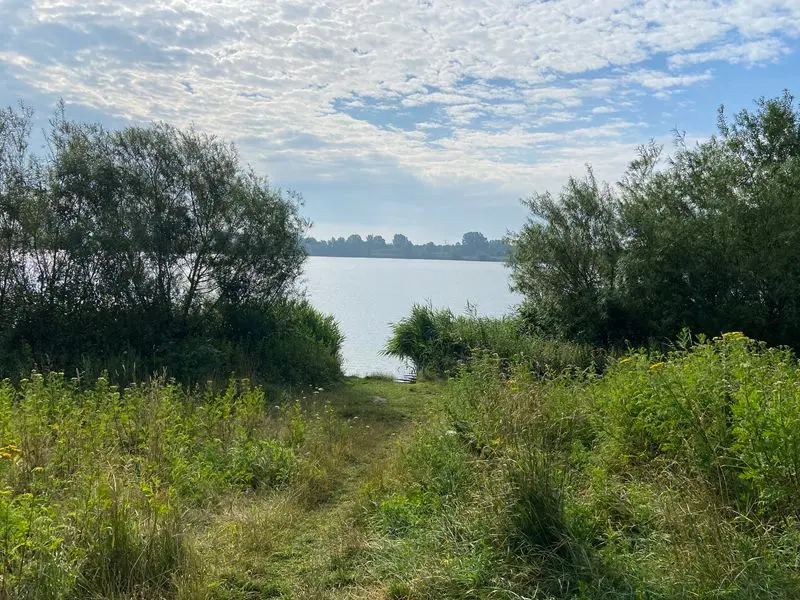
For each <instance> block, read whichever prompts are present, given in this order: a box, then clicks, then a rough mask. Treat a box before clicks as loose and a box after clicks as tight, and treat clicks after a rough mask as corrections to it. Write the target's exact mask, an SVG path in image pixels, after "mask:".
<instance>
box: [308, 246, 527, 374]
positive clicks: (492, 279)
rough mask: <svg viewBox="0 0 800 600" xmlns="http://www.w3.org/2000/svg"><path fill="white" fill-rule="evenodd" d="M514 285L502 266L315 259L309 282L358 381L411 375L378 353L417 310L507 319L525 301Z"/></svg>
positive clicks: (311, 296)
mask: <svg viewBox="0 0 800 600" xmlns="http://www.w3.org/2000/svg"><path fill="white" fill-rule="evenodd" d="M509 281H510V280H509V271H508V269H507V268H506V267H505V265H503V264H502V263H492V262H466V261H455V260H407V259H399V258H338V257H327V256H311V257H309V258H308V260H307V262H306V266H305V274H304V282H305V286H306V290H307V294H308V298H309V300H310V301H311V303H312V304H313V305H314V306H315V307H316V308H317V309H319V310H321V311H322V312H325V313H329V314H332V315H334V316H335V317H336V319H337V320H338V321H339V325H340V326H341V329H342V332H343V333H344V335H345V342H344V345H343V346H342V355H343V358H344V371H345V374H347V375H358V376H364V375H370V374H373V373H384V374H391V375H393V376H395V377H399V376H402V375H403V374H406V373H408V372H409V369H408V367H407V365H404V364H403V363H402V362H401V361H398V360H396V359H393V358H390V357H387V356H383V355H382V354H381V351H382V350H383V348H384V346H385V345H386V340H387V339H388V338H389V335H390V333H391V329H390V324H391V323H394V322H397V321H399V320H400V319H402V318H403V317H405V316H406V315H408V314H409V312H410V311H411V306H412V305H413V304H414V303H417V304H424V303H428V302H430V303H431V304H433V306H434V307H436V308H443V307H447V308H450V309H451V310H452V311H453V312H454V313H464V312H466V308H467V303H469V304H470V305H471V306H474V307H475V309H476V310H477V312H478V313H479V314H481V315H487V316H493V317H494V316H502V315H504V314H508V313H509V312H510V310H511V308H512V307H513V306H514V305H515V304H517V303H518V302H519V301H520V300H521V298H520V297H519V296H518V295H517V294H514V293H512V292H511V291H510V290H509Z"/></svg>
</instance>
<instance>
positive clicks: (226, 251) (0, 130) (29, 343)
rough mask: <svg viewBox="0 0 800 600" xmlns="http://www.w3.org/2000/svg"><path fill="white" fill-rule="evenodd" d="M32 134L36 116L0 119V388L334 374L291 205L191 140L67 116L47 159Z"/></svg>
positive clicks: (216, 150) (221, 149)
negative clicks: (298, 286) (310, 297)
mask: <svg viewBox="0 0 800 600" xmlns="http://www.w3.org/2000/svg"><path fill="white" fill-rule="evenodd" d="M31 128H32V114H31V111H30V110H27V109H25V108H24V107H22V108H20V109H12V108H9V109H4V110H0V371H2V374H3V375H9V374H11V375H16V374H18V373H19V372H24V371H25V370H26V369H30V368H31V367H34V366H35V367H39V368H54V369H64V370H68V371H70V372H71V373H73V374H74V373H75V372H77V371H79V370H82V369H84V368H85V367H86V366H87V365H96V366H97V368H109V369H111V368H114V369H116V370H117V371H119V372H122V371H125V372H127V373H128V375H130V374H131V373H130V372H131V371H132V370H134V369H135V370H138V372H139V373H138V374H139V375H140V376H145V377H146V376H149V375H151V374H152V371H153V370H155V369H162V368H164V369H167V370H168V372H169V373H170V374H171V375H176V376H179V377H182V378H184V379H195V380H196V379H204V378H205V377H207V376H209V375H211V374H212V373H211V371H214V373H213V374H217V375H220V376H222V377H226V378H227V377H228V376H229V375H230V374H232V373H234V372H235V373H236V374H239V375H252V376H259V377H266V378H269V379H292V380H297V379H303V378H304V377H312V378H313V377H319V376H320V375H321V374H323V373H324V374H327V375H331V374H336V373H338V372H339V358H338V348H339V343H340V342H341V336H340V335H339V332H338V330H337V329H336V326H335V324H334V323H333V322H332V320H330V319H326V318H325V317H323V316H322V315H319V314H317V313H315V311H313V309H311V308H310V307H309V306H308V305H307V304H305V303H304V302H302V301H299V300H295V299H293V289H294V288H293V286H294V282H295V280H296V279H297V277H298V276H299V275H300V273H301V269H302V265H303V261H304V259H305V256H306V253H305V250H304V249H303V236H304V233H305V231H306V229H307V222H306V221H305V220H304V219H303V218H302V217H301V216H300V214H299V207H300V204H301V199H300V197H299V196H298V195H297V194H294V193H287V192H282V191H279V190H277V189H275V188H272V187H271V186H270V185H269V184H268V182H267V181H266V180H265V179H264V178H262V177H259V176H258V175H256V174H255V173H254V172H253V171H252V170H250V169H247V168H243V167H242V166H241V164H240V162H239V158H238V156H237V153H236V151H235V150H234V148H233V147H231V146H229V145H227V144H225V143H223V142H222V141H220V140H218V139H215V138H214V137H211V136H208V135H204V134H202V133H199V132H197V131H195V130H188V131H181V130H179V129H176V128H174V127H172V126H170V125H167V124H163V123H158V124H154V125H152V126H149V127H127V128H125V129H123V130H121V131H107V130H105V129H103V128H102V127H100V126H99V125H92V124H81V123H74V122H70V121H68V120H67V119H66V118H65V117H64V113H63V107H62V108H61V109H60V110H59V111H58V112H57V113H56V115H55V116H54V118H53V119H52V120H51V122H50V128H49V131H48V132H47V133H46V148H47V151H46V153H45V154H44V155H42V156H40V155H37V154H35V153H33V152H32V151H31V149H30V136H31ZM299 365H305V366H306V367H307V369H306V371H305V373H302V372H301V369H298V367H299Z"/></svg>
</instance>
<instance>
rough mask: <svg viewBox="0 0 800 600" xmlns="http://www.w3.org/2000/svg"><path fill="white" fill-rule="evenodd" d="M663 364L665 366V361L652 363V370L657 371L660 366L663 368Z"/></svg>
mask: <svg viewBox="0 0 800 600" xmlns="http://www.w3.org/2000/svg"><path fill="white" fill-rule="evenodd" d="M663 366H664V363H663V362H657V363H653V364H652V365H650V370H651V371H655V370H656V369H659V368H661V367H663Z"/></svg>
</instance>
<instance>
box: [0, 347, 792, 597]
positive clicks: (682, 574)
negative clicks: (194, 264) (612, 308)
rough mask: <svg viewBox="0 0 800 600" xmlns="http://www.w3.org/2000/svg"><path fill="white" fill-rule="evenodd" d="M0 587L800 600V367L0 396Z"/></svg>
mask: <svg viewBox="0 0 800 600" xmlns="http://www.w3.org/2000/svg"><path fill="white" fill-rule="evenodd" d="M0 398H2V400H1V401H0V434H2V437H1V439H2V440H3V447H2V449H0V489H2V492H1V493H0V545H1V546H0V547H1V548H2V554H3V561H2V566H0V569H1V570H0V574H1V575H2V579H0V598H4V599H5V598H37V599H38V598H120V599H121V598H209V599H210V598H227V599H234V598H237V599H238V598H241V599H245V598H246V599H251V598H253V599H255V598H270V597H275V598H393V599H401V598H408V599H412V598H413V599H427V598H430V599H434V598H508V599H512V598H637V599H638V598H664V599H666V598H731V599H734V598H742V599H744V598H796V597H798V594H800V565H798V561H797V557H798V555H800V529H798V526H797V521H796V519H797V515H798V509H800V504H798V502H799V501H798V498H800V494H798V492H799V491H800V489H798V488H800V483H798V482H799V481H800V480H799V479H798V476H797V473H798V471H797V464H798V461H800V427H798V425H800V423H798V421H799V420H800V367H799V365H798V363H797V360H796V358H795V357H794V355H793V354H792V353H791V352H789V351H787V350H778V349H769V348H766V347H765V346H764V345H763V344H759V343H758V342H756V341H753V340H750V339H749V338H747V337H745V336H744V335H742V334H739V333H731V334H726V335H725V336H722V337H719V338H715V339H702V338H701V339H700V340H696V339H695V340H692V339H691V338H690V337H689V336H684V337H683V339H682V340H680V341H679V342H678V343H676V345H675V348H674V349H673V350H672V351H671V352H669V353H667V354H658V355H656V354H653V353H648V352H631V353H628V354H626V355H624V356H623V357H621V358H619V359H612V360H610V361H609V364H608V365H607V367H606V369H605V371H604V372H603V374H602V375H598V374H596V373H595V372H592V371H590V370H587V371H583V372H576V370H574V369H572V370H566V371H564V372H562V373H560V374H559V373H555V372H553V373H551V374H550V375H549V376H547V377H544V378H542V377H539V376H534V375H533V374H532V373H531V371H530V369H529V368H527V366H526V364H525V363H522V364H517V365H515V364H514V363H513V361H512V362H509V361H506V360H500V359H499V358H498V357H497V356H496V355H491V354H489V353H486V352H484V353H482V354H480V353H479V354H478V355H476V356H474V357H473V358H472V360H470V361H469V362H466V363H463V364H462V365H461V367H460V368H458V369H457V373H456V374H455V376H454V377H453V378H451V379H450V380H449V381H447V382H445V381H442V380H436V381H428V382H420V383H416V384H398V383H394V382H391V381H388V380H383V379H380V378H367V379H349V380H347V381H346V382H345V383H343V384H339V385H337V386H335V387H333V388H331V389H320V388H305V389H295V390H288V389H283V390H279V389H270V388H267V389H263V388H260V387H257V386H253V385H251V384H249V383H248V382H246V381H242V380H239V381H232V382H231V383H230V385H229V386H228V387H227V389H223V390H214V389H212V388H208V389H203V388H193V389H187V388H184V387H182V386H180V385H178V384H176V383H174V382H169V381H164V380H158V379H156V380H153V381H151V382H149V383H147V384H141V385H134V386H130V387H127V388H125V389H119V388H117V387H115V386H113V385H111V384H109V383H108V382H107V381H106V380H105V379H102V378H101V379H99V380H98V381H97V383H96V384H94V385H92V386H90V387H88V388H87V387H86V386H85V383H83V382H78V381H75V380H70V379H67V378H65V377H64V376H63V375H59V374H50V375H41V374H34V375H32V376H31V377H30V378H28V379H26V380H24V381H22V382H20V383H19V384H18V385H12V384H11V383H8V382H7V383H5V384H4V385H3V387H2V393H1V394H0Z"/></svg>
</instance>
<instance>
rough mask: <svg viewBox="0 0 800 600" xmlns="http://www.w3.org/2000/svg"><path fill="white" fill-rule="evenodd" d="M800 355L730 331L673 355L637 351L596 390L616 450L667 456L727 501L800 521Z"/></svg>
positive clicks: (641, 455) (633, 454)
mask: <svg viewBox="0 0 800 600" xmlns="http://www.w3.org/2000/svg"><path fill="white" fill-rule="evenodd" d="M798 373H799V371H798V363H797V360H796V359H795V357H794V355H793V354H792V353H791V352H790V351H789V350H785V349H776V348H767V347H766V346H765V345H764V344H763V343H758V342H755V341H754V340H751V339H749V338H747V337H746V336H744V335H743V334H741V333H727V334H724V335H723V336H721V337H717V338H714V339H712V340H705V339H702V340H701V341H700V342H699V343H697V344H695V345H693V346H687V347H686V348H685V349H681V350H678V351H675V352H672V353H671V354H669V355H668V356H666V357H663V358H662V357H659V356H658V355H655V356H654V355H651V354H648V353H643V352H634V353H631V354H629V355H628V356H627V357H625V358H623V359H621V360H620V361H618V362H617V363H616V364H615V365H614V366H613V367H612V368H611V369H610V370H609V372H607V373H606V376H605V377H604V378H603V380H602V382H599V383H598V385H597V386H596V388H595V394H596V397H597V402H598V413H597V418H598V419H602V420H604V421H605V422H606V431H607V432H608V434H609V436H610V438H611V439H612V440H613V441H614V446H613V449H612V450H610V451H611V452H615V453H616V452H619V453H622V454H623V455H626V456H631V457H633V458H637V457H638V458H642V459H645V460H648V459H651V458H654V457H657V456H659V455H666V456H671V457H675V458H677V459H680V460H681V461H682V464H685V465H686V466H687V467H688V468H689V469H692V470H695V471H697V472H699V473H702V474H703V476H704V477H706V478H707V479H708V480H709V481H710V482H713V485H714V486H715V488H716V489H717V491H718V492H719V493H720V494H721V495H722V496H723V497H724V498H726V499H728V500H729V501H731V502H732V503H734V504H736V505H737V506H739V507H740V508H741V509H743V510H744V509H747V507H748V506H750V505H751V504H752V503H755V505H756V506H757V507H758V508H759V511H760V512H761V513H762V514H764V515H789V514H798V511H800V504H798V501H797V499H798V497H800V496H799V495H798V494H799V493H800V481H798V475H797V474H798V470H797V466H798V464H800V428H799V427H798V425H800V375H798Z"/></svg>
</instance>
